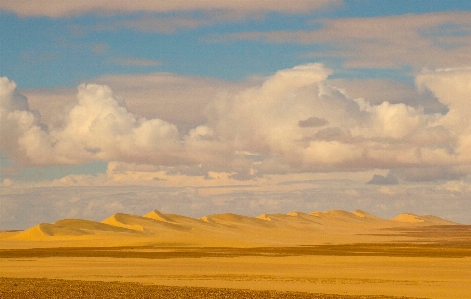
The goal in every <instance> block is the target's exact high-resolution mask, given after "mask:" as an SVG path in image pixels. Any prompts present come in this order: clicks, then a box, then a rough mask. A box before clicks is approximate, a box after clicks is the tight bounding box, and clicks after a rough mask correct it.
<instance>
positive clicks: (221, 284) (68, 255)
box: [0, 211, 471, 299]
mask: <svg viewBox="0 0 471 299" xmlns="http://www.w3.org/2000/svg"><path fill="white" fill-rule="evenodd" d="M404 215H406V216H401V217H399V220H398V219H396V220H388V219H381V218H378V217H376V216H373V215H370V214H368V213H366V212H363V211H355V212H353V213H349V212H345V211H329V212H320V213H311V214H307V213H300V212H292V213H289V214H269V215H262V216H260V217H258V218H257V217H246V216H241V215H235V214H218V215H209V216H207V217H206V218H205V219H194V218H190V217H185V216H179V215H173V214H162V213H160V212H158V211H153V212H150V213H148V214H146V215H144V216H136V215H128V214H116V215H113V216H111V217H109V218H107V219H106V220H105V221H103V222H102V223H100V222H90V221H84V220H79V219H68V220H60V221H58V222H56V223H54V224H42V225H41V224H40V225H38V226H35V227H33V228H31V229H29V230H26V231H23V232H3V233H2V234H0V277H3V278H4V279H0V297H1V298H27V297H28V296H27V293H25V292H26V291H27V292H29V293H28V294H34V296H33V297H35V298H50V297H48V294H51V293H50V292H55V291H54V290H60V292H62V293H60V294H64V296H59V297H60V298H67V297H66V296H69V297H70V298H86V297H87V296H89V297H90V296H92V295H90V294H91V293H89V292H91V291H93V290H94V289H97V290H104V289H106V290H110V291H109V292H110V293H109V294H110V297H107V298H188V296H190V298H191V297H193V298H392V297H391V296H393V297H394V296H395V297H407V298H455V299H456V298H471V289H470V288H469V285H471V226H467V225H458V224H455V223H451V222H447V221H446V220H443V219H440V218H437V217H434V216H417V215H412V216H411V215H410V214H404ZM6 278H8V279H6ZM13 278H15V279H20V280H12V279H13ZM118 282H119V283H118ZM68 283H70V286H71V287H69V288H67V287H66V286H67V284H68ZM106 283H108V284H106ZM72 286H73V287H72ZM163 286H165V287H163ZM170 287H171V288H170ZM173 287H176V288H173ZM248 290H250V291H248ZM67 292H68V293H67ZM126 292H132V294H136V295H135V296H134V297H133V296H131V297H129V296H128V297H123V296H121V297H119V296H120V295H119V294H120V293H122V294H131V293H126ZM286 292H298V293H286ZM299 292H301V293H299ZM169 293H171V294H173V295H172V296H174V297H169V296H168V294H169ZM81 294H82V295H83V294H85V295H83V297H80V296H82V295H81ZM87 294H88V295H87ZM97 294H100V293H99V292H98V293H97ZM137 294H140V295H137ZM149 294H153V297H152V296H150V295H149ZM162 294H164V295H162ZM165 294H167V295H165ZM188 294H191V295H188ZM319 294H323V295H319ZM93 296H94V297H95V295H93ZM158 296H161V297H158ZM162 296H163V297H162ZM269 296H272V297H269ZM316 296H317V297H316ZM329 296H330V297H329ZM348 296H350V297H348ZM352 296H353V297H352ZM387 296H389V297H387ZM30 297H31V296H30ZM95 298H99V297H95Z"/></svg>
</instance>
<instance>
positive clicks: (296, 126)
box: [0, 64, 471, 180]
mask: <svg viewBox="0 0 471 299" xmlns="http://www.w3.org/2000/svg"><path fill="white" fill-rule="evenodd" d="M331 74H332V70H329V69H327V68H326V67H324V66H323V65H322V64H306V65H300V66H296V67H294V68H291V69H285V70H280V71H278V72H276V73H275V74H274V75H272V76H270V77H268V78H265V79H264V80H263V81H262V82H261V83H259V84H252V85H250V86H245V87H242V86H239V87H238V88H235V89H234V88H233V89H231V92H223V91H222V92H217V93H213V92H211V93H206V94H208V95H211V96H212V98H209V99H205V100H204V101H202V102H199V103H201V104H203V105H204V109H201V110H200V118H199V121H198V123H197V124H196V123H194V124H195V125H194V127H192V128H189V129H188V130H181V129H179V126H178V124H177V123H172V122H171V121H168V120H163V119H161V118H159V117H153V118H150V117H147V118H146V117H143V116H139V115H137V114H135V113H132V112H131V111H130V109H129V108H128V107H127V105H126V104H125V102H124V101H123V100H120V99H119V97H116V96H115V95H114V94H113V92H112V90H111V89H110V88H109V87H108V86H106V85H98V84H82V85H80V86H79V87H78V93H77V96H76V102H75V104H73V105H72V106H71V108H70V109H69V110H67V112H66V113H63V115H60V117H58V119H56V121H55V122H54V123H42V121H41V117H40V115H39V113H38V112H35V111H33V110H31V109H30V108H29V106H28V102H27V99H26V98H25V97H24V96H22V95H21V94H19V92H18V91H17V90H16V85H15V83H14V82H13V81H10V80H9V79H7V78H2V79H1V80H0V95H1V106H0V128H1V131H0V141H1V144H2V149H4V150H5V151H7V152H8V153H9V154H10V155H11V156H13V157H14V158H15V159H16V160H17V161H19V162H20V164H23V165H57V164H62V165H64V164H65V165H67V164H83V163H88V162H91V161H116V162H122V163H130V164H144V165H154V166H158V167H173V168H174V169H176V170H174V171H177V172H181V173H187V174H189V175H206V176H207V178H209V177H210V176H208V173H210V172H211V171H213V172H225V173H228V174H229V175H230V176H232V178H234V179H238V180H247V179H251V178H257V177H261V176H263V175H267V174H277V173H278V174H283V173H300V172H330V171H360V170H365V169H399V168H401V169H420V168H425V167H435V168H434V169H451V168H453V167H456V165H463V164H469V163H471V151H469V149H470V148H471V125H470V123H469V119H470V118H471V110H470V109H469V95H470V94H471V85H470V83H469V82H471V69H469V68H460V69H438V70H433V71H432V70H425V71H423V72H422V73H420V74H419V75H418V76H417V78H416V83H417V86H418V89H419V91H424V92H425V91H427V92H431V93H433V94H434V95H435V96H436V98H437V99H438V101H439V102H440V103H441V104H442V105H444V106H446V107H447V112H446V113H445V114H442V113H426V112H424V110H423V109H420V108H417V107H412V106H408V105H406V104H404V103H389V102H382V103H375V104H372V103H371V102H369V101H366V100H364V99H362V98H355V99H354V98H351V97H349V96H348V90H343V89H339V88H336V87H334V86H332V85H331V83H330V81H329V80H328V77H329V76H330V75H331ZM179 82H180V81H179ZM220 86H223V85H220ZM136 94H139V93H138V92H136ZM128 96H132V93H128ZM154 97H155V98H158V97H159V95H158V93H156V94H155V95H154ZM156 103H158V100H156ZM182 113H185V112H184V111H182ZM174 119H175V120H176V121H178V120H177V118H174ZM167 171H169V172H170V171H171V170H170V169H167ZM463 171H464V173H463ZM411 173H413V172H409V177H410V176H411ZM417 173H419V172H417ZM447 173H453V171H452V170H450V171H448V172H447ZM464 174H466V169H460V175H461V176H462V175H464ZM398 177H401V176H398ZM404 177H407V176H406V175H404Z"/></svg>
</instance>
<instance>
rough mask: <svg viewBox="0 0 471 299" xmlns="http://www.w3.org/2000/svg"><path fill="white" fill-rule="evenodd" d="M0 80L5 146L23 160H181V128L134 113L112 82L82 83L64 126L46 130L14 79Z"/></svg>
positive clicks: (52, 161) (168, 161)
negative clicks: (17, 87) (119, 97)
mask: <svg viewBox="0 0 471 299" xmlns="http://www.w3.org/2000/svg"><path fill="white" fill-rule="evenodd" d="M0 83H1V85H0V89H1V96H2V102H1V104H2V106H1V118H0V119H1V124H2V125H1V127H2V132H1V135H0V136H1V138H2V145H4V146H5V147H6V149H7V150H8V151H9V152H10V153H12V154H15V155H16V156H17V159H18V160H19V161H21V162H23V163H24V164H49V165H50V164H79V163H85V162H87V161H94V160H105V161H106V160H112V159H118V160H120V159H124V160H134V159H135V160H140V159H147V158H150V157H154V158H152V159H151V160H155V161H154V162H157V163H161V164H164V165H165V164H168V163H170V164H175V163H177V164H178V162H175V159H177V158H176V157H175V153H178V149H179V143H178V140H179V133H178V130H177V129H176V127H175V126H174V125H172V124H170V123H167V122H165V121H163V120H160V119H149V120H148V119H146V118H143V117H137V116H135V115H133V114H132V113H130V112H129V111H128V110H127V109H126V107H125V106H124V103H119V101H118V100H117V99H116V98H115V97H113V94H112V91H111V89H110V88H109V87H107V86H101V85H93V84H90V85H80V86H79V88H78V95H77V98H78V103H77V104H76V105H75V106H74V107H73V108H72V109H71V110H70V111H69V112H68V114H66V115H64V116H63V124H62V126H60V127H49V128H47V127H45V126H44V125H41V124H40V122H39V117H38V116H37V115H35V114H34V113H33V112H32V111H30V110H29V108H28V106H27V105H25V104H24V99H23V97H21V96H20V95H18V93H17V92H16V85H15V83H14V82H12V81H9V80H8V79H7V78H2V81H1V82H0ZM21 103H23V104H22V105H21ZM172 160H173V161H172Z"/></svg>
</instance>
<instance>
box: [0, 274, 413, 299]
mask: <svg viewBox="0 0 471 299" xmlns="http://www.w3.org/2000/svg"><path fill="white" fill-rule="evenodd" d="M0 298H4V299H24V298H37V299H42V298H47V299H50V298H95V299H101V298H111V299H118V298H119V299H120V298H156V299H159V298H165V299H174V298H195V299H200V298H247V299H258V298H266V299H295V298H296V299H297V298H300V299H305V298H306V299H307V298H311V299H340V298H343V299H411V297H394V296H382V295H377V296H375V295H373V296H371V295H335V294H310V293H301V292H278V291H255V290H238V289H224V288H201V287H173V286H159V285H144V284H139V283H123V282H101V281H80V280H61V279H45V278H1V277H0ZM416 299H417V298H416Z"/></svg>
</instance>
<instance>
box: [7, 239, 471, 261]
mask: <svg viewBox="0 0 471 299" xmlns="http://www.w3.org/2000/svg"><path fill="white" fill-rule="evenodd" d="M310 255H317V256H319V255H327V256H390V257H440V258H443V257H445V258H462V257H469V256H471V243H469V242H466V243H462V242H457V243H450V242H447V243H442V244H441V243H434V244H420V243H419V244H415V243H399V244H395V243H394V244H390V243H389V244H382V243H378V244H375V243H372V244H340V245H317V246H296V247H255V248H234V247H170V248H169V247H159V246H141V247H59V248H31V249H4V250H0V258H45V257H111V258H147V259H169V258H203V257H239V256H271V257H283V256H310Z"/></svg>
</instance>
